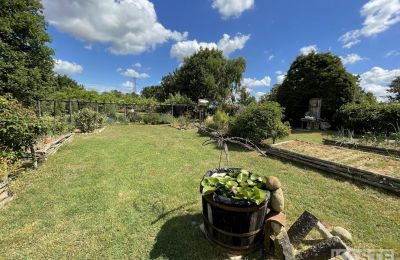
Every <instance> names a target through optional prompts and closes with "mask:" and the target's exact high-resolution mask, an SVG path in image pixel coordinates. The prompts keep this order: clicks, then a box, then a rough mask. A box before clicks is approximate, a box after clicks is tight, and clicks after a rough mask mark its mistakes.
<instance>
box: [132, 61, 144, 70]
mask: <svg viewBox="0 0 400 260" xmlns="http://www.w3.org/2000/svg"><path fill="white" fill-rule="evenodd" d="M133 66H134V67H135V68H138V69H140V68H141V67H142V64H140V63H139V62H136V63H135V64H133Z"/></svg>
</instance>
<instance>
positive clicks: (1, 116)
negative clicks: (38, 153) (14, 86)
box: [0, 96, 46, 156]
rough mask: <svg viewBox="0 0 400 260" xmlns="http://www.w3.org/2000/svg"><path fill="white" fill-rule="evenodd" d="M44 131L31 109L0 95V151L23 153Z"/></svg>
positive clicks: (3, 152)
mask: <svg viewBox="0 0 400 260" xmlns="http://www.w3.org/2000/svg"><path fill="white" fill-rule="evenodd" d="M45 133H46V131H45V127H44V126H43V125H42V122H41V121H40V120H39V119H38V118H37V117H36V115H35V114H34V113H33V112H32V110H30V109H28V108H24V107H23V106H22V105H21V104H20V103H19V102H18V101H16V100H15V99H12V98H11V97H10V96H0V152H1V154H2V155H6V154H8V153H15V154H16V155H17V156H20V155H23V154H24V153H25V152H26V151H27V149H29V148H30V149H32V147H33V145H34V144H35V142H36V141H37V139H38V138H39V137H40V136H42V135H44V134H45Z"/></svg>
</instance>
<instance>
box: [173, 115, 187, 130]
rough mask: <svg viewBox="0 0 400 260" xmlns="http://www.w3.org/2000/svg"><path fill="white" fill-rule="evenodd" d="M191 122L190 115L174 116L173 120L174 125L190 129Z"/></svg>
mask: <svg viewBox="0 0 400 260" xmlns="http://www.w3.org/2000/svg"><path fill="white" fill-rule="evenodd" d="M190 124H191V120H190V117H189V116H188V115H184V116H180V117H178V118H174V120H173V122H172V126H173V127H175V128H177V129H180V130H182V129H185V130H186V129H189V127H190Z"/></svg>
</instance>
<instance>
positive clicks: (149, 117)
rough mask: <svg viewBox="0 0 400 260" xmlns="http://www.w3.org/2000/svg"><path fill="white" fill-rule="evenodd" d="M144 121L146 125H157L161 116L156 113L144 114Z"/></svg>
mask: <svg viewBox="0 0 400 260" xmlns="http://www.w3.org/2000/svg"><path fill="white" fill-rule="evenodd" d="M142 119H143V123H144V124H146V125H157V124H158V123H159V122H160V119H161V116H160V115H159V114H156V113H150V114H144V115H143V116H142Z"/></svg>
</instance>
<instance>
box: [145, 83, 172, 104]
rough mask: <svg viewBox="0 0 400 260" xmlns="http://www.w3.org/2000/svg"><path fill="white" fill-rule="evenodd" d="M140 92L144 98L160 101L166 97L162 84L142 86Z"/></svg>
mask: <svg viewBox="0 0 400 260" xmlns="http://www.w3.org/2000/svg"><path fill="white" fill-rule="evenodd" d="M140 94H141V95H142V96H143V97H145V98H154V99H156V100H157V101H160V102H163V101H164V100H165V99H166V95H165V92H164V89H163V87H162V86H148V87H144V88H143V89H142V91H141V92H140Z"/></svg>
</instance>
